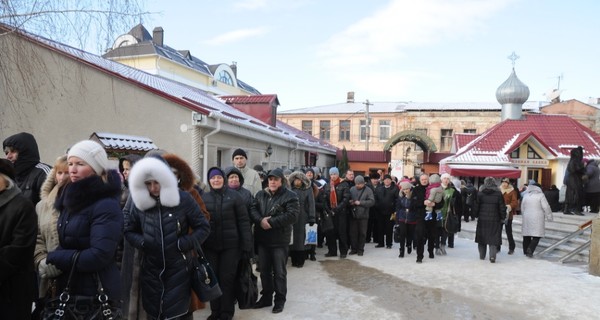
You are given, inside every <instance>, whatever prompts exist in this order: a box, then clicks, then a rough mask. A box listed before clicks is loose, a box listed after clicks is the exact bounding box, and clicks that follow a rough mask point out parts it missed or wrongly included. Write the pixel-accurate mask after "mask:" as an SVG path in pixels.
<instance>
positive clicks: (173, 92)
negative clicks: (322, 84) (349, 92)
mask: <svg viewBox="0 0 600 320" xmlns="http://www.w3.org/2000/svg"><path fill="white" fill-rule="evenodd" d="M0 27H2V25H0ZM15 33H16V34H17V35H19V36H22V37H24V38H25V39H28V40H29V41H34V42H36V43H38V44H39V45H41V46H43V47H46V48H48V49H50V50H53V51H56V52H58V53H61V54H63V55H65V56H67V57H70V58H72V59H74V60H77V61H79V62H81V63H84V64H87V65H89V66H91V67H93V68H95V69H97V70H99V71H101V72H105V73H108V74H110V75H111V76H115V77H119V78H121V79H123V80H126V81H129V82H132V83H135V84H136V85H137V86H138V87H140V88H142V89H145V90H149V91H151V92H153V93H154V94H157V95H160V96H162V97H164V98H165V99H168V100H171V101H173V102H175V103H177V104H179V105H182V106H184V107H186V108H188V109H190V110H192V111H196V112H199V113H202V114H205V115H208V114H210V113H214V114H215V115H216V116H218V117H220V118H222V119H225V120H226V121H228V122H231V123H234V124H236V125H237V126H240V125H243V126H246V127H249V128H252V130H254V131H256V132H261V133H264V134H267V135H270V136H274V137H277V138H279V139H281V140H284V141H290V139H291V140H292V141H294V142H296V143H298V144H299V145H300V146H305V147H306V148H307V149H308V150H314V149H315V148H318V149H320V150H321V151H324V152H330V153H334V152H335V148H332V147H331V146H330V145H328V144H327V143H324V142H321V141H308V140H305V139H300V138H296V137H295V135H293V134H290V133H288V132H284V131H283V130H281V129H276V128H273V127H270V126H268V125H266V124H264V122H262V121H260V120H259V119H256V118H254V117H252V116H250V115H248V114H246V113H244V112H241V111H239V110H237V109H236V108H234V107H232V106H229V105H227V104H225V103H223V102H222V101H221V100H220V99H219V98H216V97H213V96H211V95H209V94H207V93H206V92H204V91H202V90H200V89H197V88H194V87H191V86H188V85H185V84H182V83H180V82H177V81H173V80H169V79H166V78H162V77H160V76H156V75H152V74H149V73H147V72H144V71H141V70H139V69H135V68H132V67H129V66H126V65H124V64H121V63H118V62H115V61H112V60H109V59H105V58H103V57H100V56H98V55H95V54H92V53H89V52H86V51H83V50H80V49H76V48H73V47H71V46H68V45H65V44H62V43H59V42H56V41H53V40H50V39H47V38H44V37H41V36H38V35H34V34H31V33H28V32H25V31H18V32H15Z"/></svg>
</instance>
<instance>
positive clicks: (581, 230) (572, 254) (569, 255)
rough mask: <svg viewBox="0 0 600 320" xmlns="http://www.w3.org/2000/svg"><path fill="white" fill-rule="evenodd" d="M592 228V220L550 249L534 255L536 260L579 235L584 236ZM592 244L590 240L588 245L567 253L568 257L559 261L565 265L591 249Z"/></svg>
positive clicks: (565, 256) (585, 244)
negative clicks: (582, 252)
mask: <svg viewBox="0 0 600 320" xmlns="http://www.w3.org/2000/svg"><path fill="white" fill-rule="evenodd" d="M591 227H592V220H589V221H587V222H585V223H583V224H581V225H580V226H579V227H578V228H577V230H575V231H574V232H572V233H570V234H569V235H567V236H566V237H564V238H562V239H560V240H558V241H557V242H555V243H554V244H552V245H551V246H549V247H548V248H546V249H544V250H542V251H540V252H538V253H536V254H535V255H534V257H536V258H541V257H543V256H545V255H546V254H548V253H550V252H552V251H553V250H554V249H556V248H558V246H560V245H562V244H563V243H566V242H568V241H570V240H572V239H574V238H577V237H578V236H579V235H581V234H583V233H584V232H585V231H586V230H587V229H588V228H591ZM591 243H592V241H591V240H588V241H587V242H586V243H584V244H582V245H580V246H579V247H577V248H576V249H574V250H571V251H570V252H569V253H567V254H566V255H564V256H563V257H561V258H560V259H559V261H560V262H561V263H565V262H567V261H568V260H570V259H572V258H573V257H574V256H576V255H577V254H579V253H580V252H581V251H583V250H585V249H587V248H589V246H590V244H591Z"/></svg>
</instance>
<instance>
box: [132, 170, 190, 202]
mask: <svg viewBox="0 0 600 320" xmlns="http://www.w3.org/2000/svg"><path fill="white" fill-rule="evenodd" d="M148 180H156V181H157V182H158V183H159V184H160V197H159V199H155V198H154V197H152V196H151V195H150V192H148V188H147V187H146V184H145V182H146V181H148ZM129 192H130V193H131V199H132V200H133V203H134V204H135V206H136V207H137V208H138V209H140V210H142V211H146V210H148V209H150V208H153V207H155V206H156V205H157V204H159V201H160V205H163V206H165V207H175V206H177V205H179V200H180V199H179V188H178V187H177V178H175V175H174V174H173V172H172V171H171V168H169V167H168V166H167V164H166V163H164V162H163V161H160V160H158V159H155V158H144V159H142V160H140V161H138V162H137V163H136V164H135V166H134V167H133V168H132V169H131V174H130V175H129Z"/></svg>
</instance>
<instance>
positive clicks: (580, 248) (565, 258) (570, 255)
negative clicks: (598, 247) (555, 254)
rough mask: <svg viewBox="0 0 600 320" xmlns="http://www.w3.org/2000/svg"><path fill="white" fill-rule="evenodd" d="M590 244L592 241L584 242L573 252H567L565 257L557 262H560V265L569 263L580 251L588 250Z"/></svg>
mask: <svg viewBox="0 0 600 320" xmlns="http://www.w3.org/2000/svg"><path fill="white" fill-rule="evenodd" d="M591 244H592V240H591V239H590V240H588V241H586V242H585V243H584V244H582V245H580V246H579V247H577V248H576V249H575V250H573V251H571V252H569V253H568V254H567V255H566V256H564V257H562V258H560V259H558V261H560V262H561V263H565V262H567V261H569V260H570V259H571V258H573V257H574V256H576V255H577V254H579V253H580V252H581V251H583V250H585V249H586V248H588V247H589V246H590V245H591Z"/></svg>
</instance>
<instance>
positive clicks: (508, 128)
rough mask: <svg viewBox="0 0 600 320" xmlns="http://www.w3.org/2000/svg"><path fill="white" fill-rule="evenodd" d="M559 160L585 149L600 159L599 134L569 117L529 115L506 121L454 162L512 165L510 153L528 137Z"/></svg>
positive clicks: (475, 141) (487, 132)
mask: <svg viewBox="0 0 600 320" xmlns="http://www.w3.org/2000/svg"><path fill="white" fill-rule="evenodd" d="M531 137H533V138H535V139H536V140H537V141H538V142H539V143H540V144H541V145H542V146H543V147H545V148H547V149H548V150H549V151H550V152H551V153H552V154H554V155H556V156H558V157H570V151H571V149H573V148H575V147H577V146H582V147H583V148H584V156H585V157H591V158H596V159H597V158H600V145H599V142H600V135H599V134H598V133H596V132H594V131H592V130H591V129H589V128H587V127H585V126H584V125H582V124H581V123H579V122H578V121H577V120H574V119H572V118H570V117H568V116H566V115H546V114H529V115H524V116H523V119H520V120H510V119H508V120H504V121H502V122H500V123H498V124H497V125H495V126H493V127H492V128H490V129H488V130H487V131H486V132H484V133H483V134H482V135H481V136H480V137H478V138H476V139H474V140H473V141H471V142H470V143H468V144H467V145H466V146H464V147H463V148H461V149H460V150H458V151H457V153H456V155H455V156H454V159H453V160H451V161H452V162H471V163H472V162H488V163H489V162H497V163H498V162H505V163H506V162H509V161H508V160H509V159H508V154H510V152H511V151H513V150H514V148H515V147H516V146H517V145H519V144H518V143H519V142H521V143H522V142H524V141H525V140H527V139H529V138H531Z"/></svg>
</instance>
